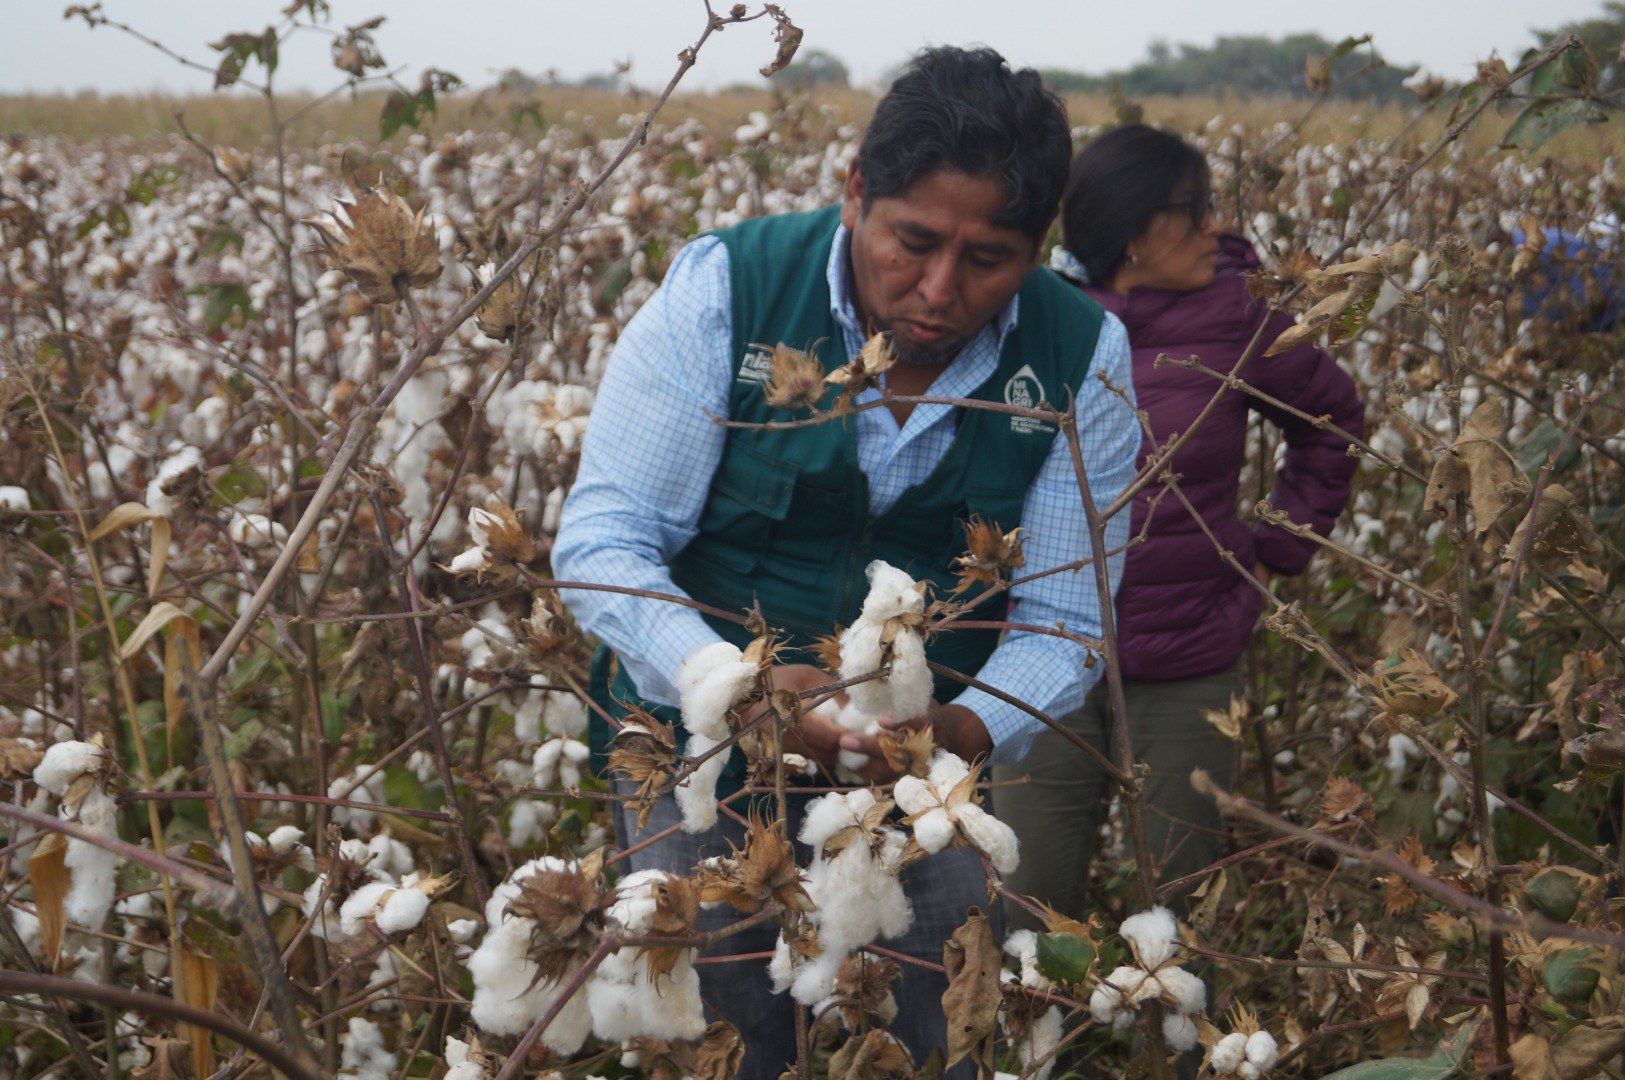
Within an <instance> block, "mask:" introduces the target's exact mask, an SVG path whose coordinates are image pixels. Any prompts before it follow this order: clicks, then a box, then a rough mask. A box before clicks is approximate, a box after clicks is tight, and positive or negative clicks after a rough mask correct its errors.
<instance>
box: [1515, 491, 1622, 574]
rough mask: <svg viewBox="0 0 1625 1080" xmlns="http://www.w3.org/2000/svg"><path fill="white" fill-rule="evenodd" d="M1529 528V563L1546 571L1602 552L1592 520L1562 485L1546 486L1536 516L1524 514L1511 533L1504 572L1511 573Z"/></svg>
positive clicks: (1600, 542)
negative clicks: (1532, 533)
mask: <svg viewBox="0 0 1625 1080" xmlns="http://www.w3.org/2000/svg"><path fill="white" fill-rule="evenodd" d="M1531 518H1533V521H1531ZM1531 528H1532V529H1533V530H1534V533H1535V538H1534V540H1533V541H1531V542H1530V543H1529V558H1528V562H1530V563H1533V564H1534V565H1536V566H1540V567H1544V568H1545V569H1547V570H1554V571H1555V570H1561V569H1563V568H1564V567H1565V566H1567V565H1568V564H1569V563H1570V562H1573V561H1574V560H1576V559H1585V558H1594V557H1596V556H1597V555H1598V554H1599V553H1600V552H1601V551H1602V541H1601V540H1598V539H1597V533H1596V531H1595V530H1594V529H1593V528H1592V527H1591V516H1590V515H1589V514H1587V513H1586V511H1585V508H1584V507H1583V506H1580V505H1579V504H1578V503H1577V501H1576V499H1575V495H1574V493H1573V492H1572V491H1570V490H1569V489H1568V488H1566V487H1564V486H1563V485H1562V484H1548V485H1546V487H1545V489H1544V490H1543V491H1542V492H1541V493H1540V506H1539V507H1537V508H1536V510H1535V513H1534V514H1533V515H1529V514H1525V515H1524V519H1523V520H1522V521H1520V522H1519V523H1518V527H1517V528H1516V529H1514V530H1513V532H1512V539H1510V540H1509V541H1507V546H1506V547H1505V548H1504V549H1502V551H1501V569H1502V570H1503V571H1505V572H1507V573H1510V572H1511V570H1512V564H1513V562H1514V561H1516V559H1517V557H1518V552H1520V551H1522V550H1523V545H1524V542H1525V538H1526V537H1527V536H1528V535H1529V532H1530V529H1531Z"/></svg>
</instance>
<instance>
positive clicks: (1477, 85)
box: [1446, 81, 1484, 125]
mask: <svg viewBox="0 0 1625 1080" xmlns="http://www.w3.org/2000/svg"><path fill="white" fill-rule="evenodd" d="M1483 96H1484V84H1483V83H1481V82H1477V81H1474V82H1470V83H1465V84H1463V86H1462V88H1461V93H1459V94H1457V95H1456V104H1455V107H1454V108H1452V109H1451V110H1450V119H1449V120H1448V121H1446V124H1447V125H1453V124H1455V122H1456V120H1457V118H1458V117H1462V116H1466V115H1467V114H1468V113H1470V112H1472V111H1473V110H1474V109H1475V108H1477V107H1478V99H1479V98H1481V97H1483Z"/></svg>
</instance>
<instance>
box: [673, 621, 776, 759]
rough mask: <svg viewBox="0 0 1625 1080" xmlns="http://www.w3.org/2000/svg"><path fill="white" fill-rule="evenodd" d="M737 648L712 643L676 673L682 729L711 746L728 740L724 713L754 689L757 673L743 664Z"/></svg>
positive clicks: (742, 655)
mask: <svg viewBox="0 0 1625 1080" xmlns="http://www.w3.org/2000/svg"><path fill="white" fill-rule="evenodd" d="M743 657H744V654H743V653H742V652H740V651H739V648H738V646H736V645H733V644H730V643H729V642H726V641H714V642H712V643H711V644H709V645H705V646H702V647H701V648H698V649H695V650H694V652H692V653H691V654H689V657H688V659H686V660H684V661H683V663H682V666H681V667H679V668H678V669H677V680H676V682H677V694H678V701H679V703H680V704H681V706H682V713H683V726H684V727H686V728H687V729H688V730H689V731H690V732H691V733H692V734H695V735H704V736H705V737H706V738H708V739H711V740H713V743H712V745H715V744H716V743H719V742H721V741H722V740H723V739H726V738H727V737H728V720H727V713H728V710H729V709H731V708H733V706H734V705H735V704H737V703H738V702H740V701H742V700H744V698H745V697H747V696H748V695H749V694H750V692H751V691H752V690H753V689H754V688H755V685H756V678H757V669H756V665H754V664H747V663H745V661H744V659H743Z"/></svg>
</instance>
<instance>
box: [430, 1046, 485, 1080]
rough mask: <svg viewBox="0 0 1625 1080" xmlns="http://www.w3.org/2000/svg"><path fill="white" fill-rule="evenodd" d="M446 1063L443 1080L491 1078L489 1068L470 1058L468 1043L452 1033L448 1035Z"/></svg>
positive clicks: (483, 1079) (482, 1079)
mask: <svg viewBox="0 0 1625 1080" xmlns="http://www.w3.org/2000/svg"><path fill="white" fill-rule="evenodd" d="M446 1065H447V1066H448V1068H447V1069H446V1075H445V1076H444V1077H443V1078H442V1080H490V1076H491V1072H490V1070H489V1069H487V1068H486V1067H485V1066H484V1065H481V1064H479V1063H478V1062H474V1061H470V1060H468V1044H467V1043H466V1042H464V1041H463V1040H461V1039H458V1038H455V1037H453V1036H450V1035H448V1036H446Z"/></svg>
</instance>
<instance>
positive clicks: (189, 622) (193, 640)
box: [164, 618, 372, 746]
mask: <svg viewBox="0 0 1625 1080" xmlns="http://www.w3.org/2000/svg"><path fill="white" fill-rule="evenodd" d="M369 625H372V624H369ZM202 662H203V645H202V641H201V639H200V638H199V635H198V625H197V620H196V619H192V618H179V619H175V620H173V621H172V622H171V623H170V624H169V628H168V630H167V631H166V632H165V634H164V737H165V739H167V740H168V742H169V745H171V746H173V745H174V744H175V725H177V724H179V723H180V719H181V714H182V713H184V712H185V711H186V702H185V700H184V699H183V697H182V696H181V687H182V686H183V685H184V684H185V681H186V679H188V678H190V677H192V675H195V674H196V672H197V669H198V667H199V666H200V665H201V664H202Z"/></svg>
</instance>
